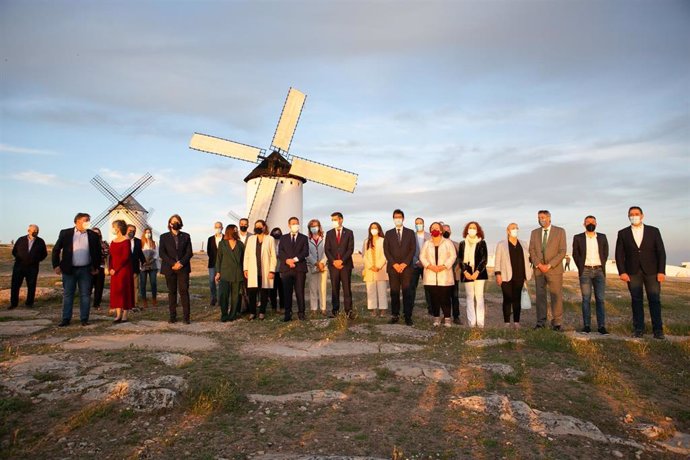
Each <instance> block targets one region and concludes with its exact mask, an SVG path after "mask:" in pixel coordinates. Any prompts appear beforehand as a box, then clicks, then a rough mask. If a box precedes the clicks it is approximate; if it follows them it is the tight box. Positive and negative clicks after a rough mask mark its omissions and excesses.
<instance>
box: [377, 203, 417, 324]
mask: <svg viewBox="0 0 690 460" xmlns="http://www.w3.org/2000/svg"><path fill="white" fill-rule="evenodd" d="M404 220H405V214H404V213H403V212H402V211H401V210H400V209H396V210H395V211H393V223H394V224H395V228H392V229H390V230H388V231H387V232H386V236H385V238H384V239H383V252H384V254H385V255H386V261H387V262H388V264H387V265H388V266H387V271H388V279H389V283H390V288H391V314H392V317H391V320H390V323H391V324H395V323H397V322H398V321H399V320H400V291H402V303H403V313H404V315H405V324H407V325H408V326H412V309H413V308H414V293H413V291H412V288H411V286H412V273H413V267H412V260H413V259H414V255H415V251H416V250H417V239H416V237H415V234H414V232H413V231H412V229H409V228H407V227H403V222H404Z"/></svg>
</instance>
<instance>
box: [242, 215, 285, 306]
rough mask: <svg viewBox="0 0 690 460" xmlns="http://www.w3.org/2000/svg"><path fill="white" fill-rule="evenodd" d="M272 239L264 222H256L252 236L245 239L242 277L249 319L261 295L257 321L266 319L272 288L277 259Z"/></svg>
mask: <svg viewBox="0 0 690 460" xmlns="http://www.w3.org/2000/svg"><path fill="white" fill-rule="evenodd" d="M275 248H276V246H275V241H274V240H273V237H272V236H271V235H269V234H268V229H267V227H266V222H264V221H263V220H257V221H256V223H255V224H254V234H253V235H251V236H250V237H248V238H247V244H246V247H245V250H244V277H245V278H246V279H247V294H248V295H249V305H248V310H249V319H254V318H255V317H256V296H257V294H258V293H259V292H260V293H261V304H260V306H259V319H264V318H265V317H266V305H267V304H268V296H269V294H270V292H271V289H272V288H273V278H274V276H275V270H276V265H277V263H278V258H277V257H276V249H275Z"/></svg>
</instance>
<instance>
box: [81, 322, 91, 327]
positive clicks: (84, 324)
mask: <svg viewBox="0 0 690 460" xmlns="http://www.w3.org/2000/svg"><path fill="white" fill-rule="evenodd" d="M81 325H82V326H90V325H91V323H89V322H88V321H82V322H81Z"/></svg>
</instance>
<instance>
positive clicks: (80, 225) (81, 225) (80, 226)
mask: <svg viewBox="0 0 690 460" xmlns="http://www.w3.org/2000/svg"><path fill="white" fill-rule="evenodd" d="M88 222H91V218H90V217H88V216H84V217H80V218H79V219H77V222H76V223H75V226H76V227H77V230H79V231H84V229H85V228H87V227H88V225H89V224H88Z"/></svg>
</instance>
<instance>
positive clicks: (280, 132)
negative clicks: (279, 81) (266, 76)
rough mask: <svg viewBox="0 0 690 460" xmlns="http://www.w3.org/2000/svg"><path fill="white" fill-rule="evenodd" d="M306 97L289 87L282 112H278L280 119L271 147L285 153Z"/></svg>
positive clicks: (288, 148)
mask: <svg viewBox="0 0 690 460" xmlns="http://www.w3.org/2000/svg"><path fill="white" fill-rule="evenodd" d="M306 98H307V96H306V95H305V94H304V93H302V92H300V91H299V90H296V89H295V88H290V90H289V91H288V95H287V99H285V105H283V112H282V113H281V114H280V120H278V126H277V127H276V132H275V134H274V135H273V140H272V141H271V149H273V150H277V149H280V150H282V151H283V152H286V153H287V151H288V150H290V144H291V143H292V136H293V135H294V134H295V129H296V128H297V122H298V121H299V117H300V115H301V113H302V107H303V106H304V101H305V99H306Z"/></svg>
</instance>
